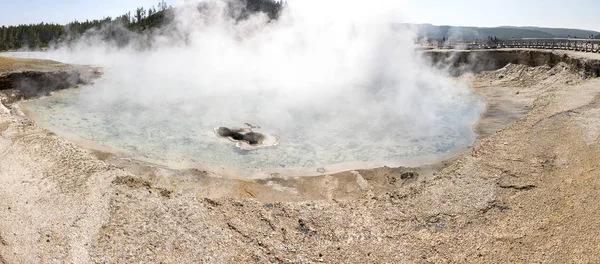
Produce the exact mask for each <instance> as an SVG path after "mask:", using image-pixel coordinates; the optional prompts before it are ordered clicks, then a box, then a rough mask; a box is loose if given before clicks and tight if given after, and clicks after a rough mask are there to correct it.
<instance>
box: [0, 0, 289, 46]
mask: <svg viewBox="0 0 600 264" xmlns="http://www.w3.org/2000/svg"><path fill="white" fill-rule="evenodd" d="M237 1H239V2H238V3H241V4H242V6H243V7H244V8H243V10H242V12H241V14H238V17H237V19H244V18H245V17H247V16H248V15H249V14H250V13H254V12H264V13H266V14H267V15H268V16H269V18H271V19H276V18H277V17H278V16H279V13H280V12H281V10H282V9H283V6H284V5H285V3H284V2H283V1H281V0H237ZM199 8H200V7H199ZM172 10H173V7H171V6H169V5H167V3H166V2H165V1H164V0H161V1H160V2H159V3H158V5H157V6H151V7H150V8H147V9H146V8H144V7H140V8H137V9H136V10H135V11H134V12H133V13H132V12H127V13H126V14H123V15H121V16H118V17H115V18H112V17H105V18H104V19H94V20H86V21H76V20H75V21H73V22H70V23H68V24H66V25H61V24H56V23H43V22H42V23H39V24H29V25H18V26H2V27H0V51H7V50H19V49H27V48H28V49H43V48H47V47H49V46H50V45H52V44H53V43H64V42H67V43H69V42H73V41H76V40H78V39H79V38H80V37H81V36H82V35H84V34H85V33H86V32H88V31H90V30H100V29H103V28H104V29H108V30H105V32H103V36H102V38H103V39H105V40H114V41H116V42H117V43H119V44H126V43H127V42H128V38H127V34H126V32H123V31H124V30H125V29H126V30H128V31H130V32H138V33H141V32H144V31H145V30H147V29H151V28H157V27H160V26H161V25H164V24H165V23H168V22H169V21H170V20H171V19H172V17H173V16H172V13H173V12H172Z"/></svg>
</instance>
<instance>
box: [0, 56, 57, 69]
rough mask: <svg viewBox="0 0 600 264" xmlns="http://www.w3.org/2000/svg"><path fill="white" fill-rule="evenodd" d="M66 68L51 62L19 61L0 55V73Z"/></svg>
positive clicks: (18, 59)
mask: <svg viewBox="0 0 600 264" xmlns="http://www.w3.org/2000/svg"><path fill="white" fill-rule="evenodd" d="M65 67H67V65H66V64H62V63H60V62H56V61H52V60H38V59H20V58H11V57H6V56H2V55H0V72H9V71H23V70H45V71H48V70H54V69H61V68H65Z"/></svg>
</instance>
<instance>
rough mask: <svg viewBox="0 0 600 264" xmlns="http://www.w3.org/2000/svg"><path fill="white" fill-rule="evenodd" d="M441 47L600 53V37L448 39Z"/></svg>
mask: <svg viewBox="0 0 600 264" xmlns="http://www.w3.org/2000/svg"><path fill="white" fill-rule="evenodd" d="M438 48H440V49H467V50H472V49H507V48H509V49H510V48H525V49H549V50H574V51H582V52H594V53H600V39H571V38H550V39H536V38H523V39H507V40H497V41H494V40H447V41H445V42H441V41H440V42H438Z"/></svg>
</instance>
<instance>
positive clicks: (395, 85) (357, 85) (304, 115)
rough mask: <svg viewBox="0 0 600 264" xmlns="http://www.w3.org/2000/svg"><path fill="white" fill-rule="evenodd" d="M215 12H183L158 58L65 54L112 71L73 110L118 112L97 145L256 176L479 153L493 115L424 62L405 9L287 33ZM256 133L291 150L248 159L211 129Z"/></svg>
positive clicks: (342, 12)
mask: <svg viewBox="0 0 600 264" xmlns="http://www.w3.org/2000/svg"><path fill="white" fill-rule="evenodd" d="M398 2H400V4H399V3H398ZM204 3H205V5H204V8H202V9H201V10H200V11H199V9H198V8H197V3H190V2H187V3H186V4H183V5H180V6H179V7H178V8H176V9H175V10H176V11H175V12H176V14H175V19H174V21H173V22H172V23H171V24H170V25H168V26H166V27H165V29H164V30H162V33H158V32H157V33H156V34H154V35H151V36H144V37H143V38H144V40H145V41H150V42H151V43H150V44H149V45H147V47H145V48H140V46H139V45H134V44H132V45H129V46H127V47H117V46H115V45H114V43H111V42H107V41H103V40H102V39H101V38H99V37H95V35H94V34H90V35H87V37H85V38H84V39H83V40H82V41H80V42H79V43H77V44H75V45H71V46H69V47H67V46H59V47H57V48H56V49H55V50H54V51H53V52H51V54H50V55H51V57H53V58H55V59H58V60H61V61H66V62H74V63H82V64H97V65H100V66H103V67H105V78H104V80H102V81H99V82H98V83H97V84H96V85H95V86H93V87H85V88H83V89H82V90H81V92H80V93H79V94H78V95H77V103H76V104H75V105H73V106H71V109H72V110H73V111H79V112H88V113H98V112H110V113H111V116H112V117H111V120H107V119H102V118H99V120H97V121H93V120H92V121H89V122H97V124H96V125H98V126H101V125H102V124H105V123H107V122H111V124H110V125H107V127H112V128H114V130H111V131H112V132H105V133H104V134H102V133H103V132H98V131H96V134H90V137H96V138H95V140H108V138H109V137H114V138H116V137H118V136H119V135H124V134H128V135H130V137H129V138H128V139H127V141H122V142H119V146H120V147H125V148H127V144H130V145H136V143H132V141H133V142H140V143H139V144H138V145H136V146H135V149H133V150H137V151H142V148H144V147H143V146H142V145H148V146H149V147H148V149H150V148H151V147H152V148H156V149H158V150H155V151H154V153H157V154H156V156H161V157H163V158H164V157H165V156H168V155H172V154H171V152H174V151H175V150H174V149H173V148H174V147H173V145H170V144H169V143H168V142H171V143H173V144H176V143H175V142H182V141H185V142H187V143H188V144H189V148H190V149H193V148H196V149H198V151H197V152H194V153H195V154H194V155H196V156H197V157H198V158H195V159H194V160H193V161H195V162H198V163H201V162H203V159H210V158H211V157H213V156H219V155H221V156H222V157H221V158H220V159H223V160H227V159H229V161H230V162H232V163H235V162H236V161H235V160H236V159H240V160H239V162H238V163H240V164H250V165H248V167H249V168H259V167H269V168H277V167H311V168H314V167H316V166H326V165H328V164H337V163H352V162H366V163H369V162H376V161H386V162H387V161H401V160H403V159H405V158H413V157H419V156H426V155H430V154H435V153H447V152H450V151H453V150H455V149H456V148H458V147H461V146H462V147H464V146H466V145H468V144H470V143H471V142H472V140H473V133H472V130H471V126H472V124H473V123H474V121H475V120H476V119H477V116H478V115H479V113H480V111H481V106H480V105H479V104H478V103H477V100H476V99H475V98H474V96H473V95H472V94H471V92H470V91H469V88H468V87H467V86H466V85H462V84H459V83H456V82H453V81H450V80H449V79H447V78H445V77H443V76H441V75H440V74H439V73H437V72H435V71H434V70H432V69H430V68H429V67H427V66H426V64H425V63H423V62H422V61H421V56H419V55H418V54H417V53H416V52H415V50H414V45H413V38H414V34H412V32H409V31H406V30H403V29H399V28H395V27H394V26H393V24H394V23H398V22H400V20H401V17H400V14H401V11H402V7H403V6H402V4H401V1H376V3H371V2H369V3H368V4H366V5H365V2H364V1H361V2H360V3H358V1H335V0H334V1H331V0H330V1H322V0H321V1H317V0H294V1H289V4H288V8H286V9H285V10H284V11H283V12H282V14H281V16H280V18H279V19H278V20H276V21H269V18H268V17H267V16H266V15H264V14H257V15H253V16H251V17H249V18H247V19H245V20H236V19H235V18H232V16H231V15H230V14H231V10H228V9H227V8H228V6H231V5H226V4H225V2H223V1H204ZM165 32H166V33H165ZM132 34H133V33H132ZM139 37H141V36H139ZM107 109H110V110H107ZM244 123H251V124H255V125H260V126H261V127H263V128H264V129H265V130H266V131H267V132H270V133H274V134H277V135H280V136H281V144H280V146H279V147H278V149H272V150H268V149H265V150H261V151H259V152H257V153H249V154H248V153H242V154H240V153H238V152H235V151H234V150H232V148H225V150H222V151H220V150H217V149H219V148H220V149H223V148H224V147H223V145H214V144H212V143H207V139H206V138H210V139H211V140H219V139H217V138H215V137H214V135H213V134H212V129H207V128H214V127H218V126H228V127H232V126H241V125H242V124H244ZM200 124H201V125H200ZM101 134H102V135H103V136H99V135H101ZM132 135H133V136H132ZM103 137H104V138H103ZM134 138H135V139H134ZM202 138H204V140H202ZM169 140H172V141H169ZM115 141H118V140H115ZM155 141H156V142H155ZM153 142H154V143H156V144H154V143H153ZM307 142H308V143H307ZM153 144H154V145H153ZM224 144H227V143H224ZM150 146H151V147H150ZM161 151H162V152H161ZM146 152H148V153H149V152H151V151H146ZM207 153H208V154H207ZM228 153H233V154H235V155H238V156H240V157H230V156H228V155H230V154H228ZM145 155H149V156H151V155H150V154H145ZM187 155H191V154H190V153H188V154H187ZM209 156H210V157H209ZM183 159H184V158H183V155H182V157H179V160H180V161H181V160H183ZM213 162H214V160H213Z"/></svg>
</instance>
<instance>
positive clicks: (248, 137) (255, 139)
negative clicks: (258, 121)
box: [242, 132, 265, 145]
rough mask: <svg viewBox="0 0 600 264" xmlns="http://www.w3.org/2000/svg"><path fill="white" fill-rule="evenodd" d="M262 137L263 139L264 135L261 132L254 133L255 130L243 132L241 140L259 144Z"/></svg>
mask: <svg viewBox="0 0 600 264" xmlns="http://www.w3.org/2000/svg"><path fill="white" fill-rule="evenodd" d="M263 139H265V136H263V134H260V133H256V132H250V133H247V134H244V136H243V139H242V140H244V141H247V142H248V144H250V145H258V144H260V142H262V141H263Z"/></svg>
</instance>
